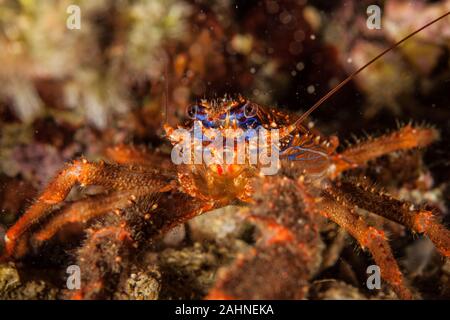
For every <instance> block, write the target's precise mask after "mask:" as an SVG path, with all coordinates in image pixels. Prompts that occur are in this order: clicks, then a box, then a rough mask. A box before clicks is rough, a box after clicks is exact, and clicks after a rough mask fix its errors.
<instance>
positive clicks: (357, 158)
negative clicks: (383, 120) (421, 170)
mask: <svg viewBox="0 0 450 320" xmlns="http://www.w3.org/2000/svg"><path fill="white" fill-rule="evenodd" d="M438 138H439V133H438V131H437V130H436V129H433V128H421V127H413V126H412V125H407V126H404V127H403V128H401V129H400V130H398V131H395V132H393V133H389V134H386V135H383V136H381V137H378V138H371V139H368V140H367V141H364V142H361V143H357V144H356V145H354V146H352V147H350V148H348V149H346V150H344V151H343V152H342V153H339V154H337V155H335V156H333V162H334V165H335V169H334V170H333V172H332V173H331V175H332V177H336V176H338V175H339V174H340V173H341V172H343V171H345V170H348V169H352V168H357V167H360V166H363V165H365V164H366V163H367V162H368V161H370V160H373V159H375V158H378V157H381V156H383V155H385V154H388V153H391V152H395V151H399V150H407V149H412V148H417V147H425V146H428V145H429V144H431V143H432V142H434V141H436V140H437V139H438Z"/></svg>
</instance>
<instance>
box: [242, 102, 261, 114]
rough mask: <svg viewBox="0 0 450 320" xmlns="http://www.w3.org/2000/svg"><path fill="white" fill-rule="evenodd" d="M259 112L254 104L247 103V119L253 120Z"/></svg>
mask: <svg viewBox="0 0 450 320" xmlns="http://www.w3.org/2000/svg"><path fill="white" fill-rule="evenodd" d="M257 112H258V106H257V105H255V104H253V103H247V104H246V105H245V106H244V116H245V117H246V118H253V117H254V116H256V113H257Z"/></svg>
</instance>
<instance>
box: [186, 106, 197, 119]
mask: <svg viewBox="0 0 450 320" xmlns="http://www.w3.org/2000/svg"><path fill="white" fill-rule="evenodd" d="M199 110H200V107H199V106H198V105H196V104H194V105H191V106H189V107H187V109H186V114H187V116H188V117H189V118H190V119H193V120H196V119H197V114H198V113H199Z"/></svg>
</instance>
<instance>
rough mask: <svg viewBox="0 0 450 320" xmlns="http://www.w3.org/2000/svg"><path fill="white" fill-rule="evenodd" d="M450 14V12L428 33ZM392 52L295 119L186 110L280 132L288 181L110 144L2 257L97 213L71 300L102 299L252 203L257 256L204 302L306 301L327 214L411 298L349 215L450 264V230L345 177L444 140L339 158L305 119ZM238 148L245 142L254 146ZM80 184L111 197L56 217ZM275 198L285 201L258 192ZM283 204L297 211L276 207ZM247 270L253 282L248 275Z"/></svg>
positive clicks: (410, 134) (371, 145)
mask: <svg viewBox="0 0 450 320" xmlns="http://www.w3.org/2000/svg"><path fill="white" fill-rule="evenodd" d="M448 14H450V12H449V13H447V14H445V15H443V16H441V17H440V18H438V19H436V20H434V21H433V22H431V23H429V24H427V25H426V26H424V27H423V28H425V27H427V26H429V25H431V24H432V23H435V22H436V21H438V20H440V19H442V18H444V17H445V16H447V15H448ZM423 28H421V29H419V30H418V31H416V32H414V33H413V34H411V35H409V36H408V37H406V38H405V39H403V40H402V41H400V42H398V43H397V44H396V45H394V46H393V47H395V46H397V45H398V44H400V43H401V42H403V41H405V40H406V39H408V38H409V37H411V36H412V35H414V34H415V33H417V32H419V31H420V30H422V29H423ZM390 49H392V48H390ZM390 49H389V50H390ZM387 51H388V50H386V51H385V52H383V53H382V54H380V55H378V56H377V57H376V58H374V59H373V60H372V61H371V62H369V63H368V64H366V65H365V66H364V67H362V68H361V69H359V70H358V71H356V72H355V73H353V74H352V75H350V76H349V77H348V78H347V79H345V80H344V81H343V82H341V84H339V85H338V86H337V87H336V88H335V89H333V90H332V91H330V93H329V94H327V95H326V96H325V97H324V98H322V99H321V100H319V101H318V103H316V104H315V105H314V106H313V107H312V108H311V109H310V110H308V111H307V112H306V113H305V114H303V115H302V116H301V117H300V118H298V119H296V120H295V121H293V120H292V118H293V117H292V116H290V115H287V114H284V113H282V112H280V111H277V110H271V109H265V108H263V107H261V106H259V105H256V104H254V103H252V102H250V101H248V100H246V99H245V98H243V97H237V98H235V99H228V98H224V99H222V100H218V101H215V102H214V103H212V102H207V101H201V102H199V103H197V104H196V105H194V106H193V107H192V108H191V109H190V110H191V111H192V112H191V113H192V117H191V118H192V119H191V120H190V121H188V122H187V123H186V124H185V125H184V126H181V127H182V128H184V129H186V130H188V131H190V130H192V129H193V127H194V126H195V125H197V126H199V127H200V128H201V134H202V135H205V136H210V135H211V134H212V131H213V130H217V129H218V130H220V131H222V132H224V130H225V129H243V130H248V129H252V128H256V127H258V126H262V127H267V128H268V129H278V130H279V136H280V140H279V143H278V142H274V141H272V140H270V139H268V140H267V143H268V146H271V145H272V144H273V143H276V146H275V147H276V148H277V150H278V151H279V155H280V173H281V177H280V176H277V177H261V176H260V172H261V165H260V164H250V163H249V161H244V163H243V164H235V163H233V164H229V165H220V164H205V163H201V164H183V165H180V166H176V165H175V164H173V163H172V162H171V161H170V159H169V158H168V157H166V156H164V155H162V154H157V153H150V152H148V151H147V150H144V149H139V148H134V147H127V146H118V147H115V148H111V149H108V150H107V152H106V155H107V157H108V158H109V159H110V160H112V163H105V162H100V163H95V162H89V161H87V160H84V159H83V160H76V161H74V162H72V163H71V164H69V165H67V167H66V168H65V169H64V170H62V171H61V172H60V173H59V174H58V175H57V176H56V177H55V179H54V180H53V181H52V182H51V183H50V184H49V185H48V186H47V188H46V189H45V190H44V191H43V193H42V194H41V195H40V196H39V198H38V199H37V200H36V202H35V203H34V204H33V205H31V207H30V208H28V210H27V211H26V212H25V214H24V215H23V216H22V217H21V218H20V219H19V220H18V221H17V222H16V223H15V224H14V225H13V226H12V227H11V228H10V229H9V230H8V231H7V233H6V236H5V243H6V249H5V251H6V252H5V258H8V259H19V258H21V257H23V256H24V255H26V254H27V252H29V250H30V248H38V247H39V245H40V244H42V243H44V242H46V241H48V240H49V239H51V238H52V237H53V236H54V235H55V234H56V233H57V232H58V231H59V230H61V228H62V227H63V226H65V225H66V224H68V223H74V222H78V223H89V222H92V221H93V219H94V218H98V217H104V219H103V220H101V221H97V222H96V223H94V224H93V225H91V226H90V227H89V229H88V236H87V239H86V240H85V242H84V244H83V246H82V247H81V248H80V249H79V252H78V260H79V261H78V263H79V265H80V267H81V269H82V270H84V272H83V284H84V285H83V286H82V288H81V289H80V290H79V291H78V292H77V293H76V294H75V295H73V296H72V298H100V297H105V296H107V295H108V294H111V293H112V292H114V286H116V285H117V284H118V283H120V281H121V276H122V274H123V273H125V272H126V271H127V270H128V269H127V268H128V265H127V264H126V263H125V262H124V261H125V260H126V259H127V260H131V259H132V255H131V252H133V250H136V249H137V248H139V247H140V246H141V245H142V244H143V243H144V242H145V241H146V240H148V239H153V238H155V236H157V235H159V234H161V233H164V232H165V231H167V230H169V229H171V228H172V227H174V226H175V225H178V224H181V223H183V222H185V221H187V220H189V219H191V218H193V217H195V216H197V215H199V214H202V213H204V212H207V211H210V210H212V209H215V208H219V207H223V206H226V205H229V204H233V203H246V204H248V205H250V206H251V205H252V204H253V205H255V208H256V209H255V210H253V212H252V210H250V214H248V215H247V217H248V218H249V219H251V220H253V221H254V222H256V223H258V224H260V225H262V226H263V228H264V230H265V233H264V234H263V236H262V238H261V239H260V240H259V241H258V243H257V245H256V247H255V248H254V249H252V250H250V251H249V252H248V253H247V254H246V255H245V256H242V257H240V258H238V259H237V260H236V262H235V263H234V265H233V266H231V267H230V268H229V269H228V270H227V271H226V272H225V273H223V274H222V275H221V276H220V277H219V279H218V281H217V282H216V285H215V287H214V288H213V289H212V290H211V292H210V293H209V295H208V298H266V299H267V298H290V299H292V298H303V297H305V295H306V293H307V285H306V283H307V280H308V279H309V278H310V277H311V273H312V271H311V270H312V265H314V263H315V259H316V258H315V257H314V246H316V245H317V241H316V238H317V237H316V236H317V224H316V223H315V218H314V217H316V216H318V215H321V216H325V217H326V218H328V219H330V220H332V221H334V222H335V223H337V224H338V225H339V226H341V227H342V228H344V229H345V230H346V231H347V232H348V233H349V234H350V235H352V236H353V237H354V238H355V239H356V240H357V241H358V242H359V244H360V246H361V247H363V248H367V249H368V250H369V251H370V252H371V254H372V256H373V258H374V260H375V262H376V263H377V265H379V266H380V268H381V273H382V277H383V278H384V279H385V280H386V281H387V282H388V283H389V284H390V285H391V286H392V288H393V289H394V291H395V292H396V293H397V295H398V296H399V297H400V298H402V299H411V298H412V297H413V296H412V294H411V292H410V290H409V289H408V286H407V285H406V284H405V282H404V279H403V276H402V273H401V271H400V269H399V267H398V265H397V263H396V261H395V259H394V257H393V254H392V252H391V249H390V246H389V244H388V242H387V239H386V236H385V235H384V233H383V232H382V231H381V230H378V229H376V228H374V227H371V226H369V225H368V224H367V223H366V222H365V221H364V220H363V219H362V217H361V216H359V215H358V214H357V213H356V212H355V211H354V209H353V208H354V207H355V206H357V207H360V208H363V209H366V210H368V211H371V212H373V213H375V214H378V215H380V216H383V217H385V218H387V219H390V220H393V221H395V222H398V223H400V224H403V225H405V226H406V227H408V228H410V229H411V230H413V231H415V232H418V233H423V234H425V235H427V236H428V237H429V238H430V239H431V240H432V241H433V243H434V244H435V246H436V247H437V249H438V250H439V251H440V252H441V253H442V254H443V255H444V256H446V257H450V232H449V231H448V230H447V229H445V228H444V227H443V226H442V225H441V224H439V223H438V222H437V220H436V218H435V217H434V216H433V214H432V213H431V212H430V211H426V210H421V209H416V208H414V206H412V205H411V204H410V203H406V202H403V201H400V200H396V199H393V198H392V197H390V196H388V195H385V194H380V193H377V192H376V191H375V190H371V189H370V188H369V187H368V186H367V185H366V184H365V183H364V182H363V181H360V180H358V179H350V178H348V177H343V175H342V174H341V173H343V172H344V171H347V170H349V169H354V168H358V167H363V166H365V165H366V164H367V163H368V162H369V161H371V160H373V159H375V158H377V157H380V156H383V155H385V154H388V153H391V152H395V151H399V150H407V149H411V148H420V147H426V146H428V145H430V144H431V143H432V142H434V141H435V140H436V139H438V136H439V135H438V132H437V131H436V130H435V129H433V128H425V127H414V126H413V125H407V126H404V127H403V128H400V129H399V130H398V131H396V132H394V133H391V134H387V135H384V136H381V137H378V138H374V139H369V140H367V141H365V142H362V143H358V144H356V145H355V146H353V147H350V148H348V149H346V150H344V151H343V152H341V153H338V152H337V151H336V148H337V147H338V144H339V143H338V139H337V137H330V138H324V137H322V136H321V135H320V134H319V133H317V132H315V131H312V130H310V129H308V128H306V127H305V126H304V125H303V124H302V123H303V121H304V120H305V119H306V117H307V116H309V114H310V113H311V112H312V111H313V110H315V109H316V108H317V107H318V106H319V105H321V104H322V103H323V102H324V101H325V100H326V99H328V98H329V97H330V96H331V95H332V94H333V93H335V92H336V91H337V90H338V89H339V88H341V87H342V86H343V85H344V84H345V83H347V82H348V81H350V80H351V79H352V78H353V77H354V76H355V75H356V74H357V73H359V72H361V71H362V70H363V69H365V68H366V67H367V66H368V65H369V64H371V63H372V62H373V61H375V60H376V59H378V58H379V57H381V56H382V55H383V54H384V53H386V52H387ZM165 130H166V134H167V137H168V138H169V140H170V141H171V142H172V143H173V144H177V143H179V142H180V137H179V136H178V135H177V133H176V130H175V129H174V128H172V127H171V126H169V125H166V126H165ZM241 143H243V144H245V146H246V147H247V145H248V143H249V142H248V141H247V140H244V141H241ZM239 147H242V145H240V146H239V145H235V148H234V149H233V150H231V152H232V154H233V155H234V154H235V153H236V152H237V148H239ZM312 155H314V156H315V157H311V156H312ZM76 184H79V185H81V186H89V185H100V186H103V187H104V188H105V189H106V190H107V191H108V193H106V194H102V195H98V196H94V197H91V198H87V199H85V200H81V201H79V202H74V203H71V204H68V205H66V206H65V207H63V208H62V209H60V210H59V211H57V212H56V213H54V212H53V211H54V208H55V206H56V205H58V204H60V203H61V202H63V201H64V200H65V198H66V197H67V195H68V193H69V192H70V190H71V189H72V188H73V186H74V185H76ZM274 186H275V187H274ZM267 192H272V193H273V194H275V195H277V196H276V197H275V196H271V199H264V197H261V195H263V194H264V193H267ZM272 199H276V200H272ZM286 204H289V205H290V209H287V210H285V211H284V210H277V209H281V208H282V206H283V205H286ZM294 209H295V210H294ZM300 221H301V223H300ZM273 260H276V261H277V262H276V263H274V265H273V268H267V267H266V266H267V263H270V262H271V261H273ZM263 271H264V277H267V279H270V278H271V277H273V278H275V277H278V280H277V287H276V288H265V289H264V288H263V287H264V286H263V284H264V281H262V282H261V283H260V286H259V288H261V287H262V288H263V289H261V291H258V286H257V285H255V284H253V285H252V286H250V285H249V284H248V281H251V280H252V279H253V280H255V279H257V278H258V273H259V278H261V272H263ZM288 271H289V272H288ZM251 274H253V275H254V276H253V277H251V276H249V275H251ZM280 275H281V276H280ZM251 288H253V291H252V290H251ZM255 288H256V291H255Z"/></svg>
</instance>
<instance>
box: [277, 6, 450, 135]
mask: <svg viewBox="0 0 450 320" xmlns="http://www.w3.org/2000/svg"><path fill="white" fill-rule="evenodd" d="M449 14H450V11H449V12H447V13H445V14H443V15H442V16H440V17H439V18H436V19H434V20H433V21H431V22H428V23H427V24H426V25H424V26H423V27H421V28H419V29H417V30H416V31H414V32H412V33H410V34H409V35H407V36H406V37H404V38H403V39H401V40H400V41H398V42H397V43H395V44H393V45H392V46H391V47H389V48H387V49H386V50H384V51H383V52H381V53H379V54H378V55H377V56H376V57H374V58H373V59H372V60H370V61H369V62H367V63H366V64H365V65H363V66H362V67H361V68H359V69H358V70H356V71H354V72H353V73H351V74H350V75H349V76H348V77H347V78H345V79H344V80H343V81H342V82H341V83H339V84H338V85H337V86H336V87H334V88H333V89H331V90H330V91H329V92H328V93H327V94H326V95H324V96H323V97H322V98H320V100H319V101H317V102H316V103H315V104H314V105H313V106H312V107H311V108H309V110H308V111H306V112H305V113H303V114H302V115H301V116H300V118H298V119H297V120H296V121H295V122H294V123H293V124H291V125H289V126H288V127H286V130H287V131H286V132H281V136H286V135H288V134H289V133H291V132H292V131H293V130H295V128H296V127H297V126H298V125H299V124H300V123H302V121H304V120H305V119H306V118H307V117H308V116H309V115H310V114H311V113H312V112H313V111H314V110H316V109H317V108H318V107H320V106H321V105H322V104H323V103H324V102H325V101H327V100H328V99H329V98H330V97H332V96H333V95H334V94H335V93H336V92H337V91H339V89H341V88H342V87H343V86H345V85H346V84H347V83H348V82H349V81H350V80H352V79H353V78H354V77H355V76H356V75H357V74H359V73H360V72H361V71H363V70H364V69H366V68H367V67H368V66H370V65H371V64H372V63H374V62H375V61H377V60H378V59H380V58H381V57H382V56H384V55H385V54H386V53H388V52H389V51H391V50H392V49H394V48H396V47H398V46H399V45H401V44H402V43H403V42H405V41H406V40H408V39H409V38H411V37H413V36H414V35H416V34H417V33H419V32H420V31H422V30H423V29H426V28H428V27H429V26H431V25H432V24H434V23H436V22H438V21H439V20H441V19H444V18H445V17H446V16H448V15H449ZM283 131H284V130H283Z"/></svg>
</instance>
